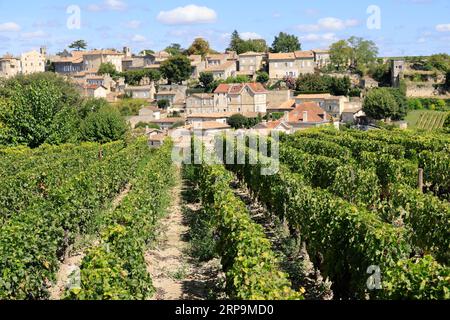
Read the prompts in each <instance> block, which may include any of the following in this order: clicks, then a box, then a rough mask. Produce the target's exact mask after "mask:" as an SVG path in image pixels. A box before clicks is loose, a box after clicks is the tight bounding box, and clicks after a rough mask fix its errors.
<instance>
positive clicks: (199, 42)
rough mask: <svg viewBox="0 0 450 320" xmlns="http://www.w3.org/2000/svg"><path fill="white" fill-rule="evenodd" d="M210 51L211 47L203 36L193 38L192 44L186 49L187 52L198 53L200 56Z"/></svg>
mask: <svg viewBox="0 0 450 320" xmlns="http://www.w3.org/2000/svg"><path fill="white" fill-rule="evenodd" d="M210 51H211V47H210V46H209V42H208V41H206V40H205V39H203V38H197V39H195V40H194V42H193V43H192V45H191V46H190V47H189V49H188V50H187V52H188V54H189V55H191V54H198V55H201V56H202V58H204V57H206V56H207V55H208V54H209V53H210Z"/></svg>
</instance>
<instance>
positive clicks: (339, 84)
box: [330, 77, 352, 96]
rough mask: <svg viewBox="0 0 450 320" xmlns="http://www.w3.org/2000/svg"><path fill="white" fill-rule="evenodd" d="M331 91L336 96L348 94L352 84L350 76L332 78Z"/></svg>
mask: <svg viewBox="0 0 450 320" xmlns="http://www.w3.org/2000/svg"><path fill="white" fill-rule="evenodd" d="M330 82H331V83H330V92H331V94H333V95H335V96H347V95H348V93H349V91H350V88H351V86H352V83H351V80H350V78H349V77H343V78H331V81H330Z"/></svg>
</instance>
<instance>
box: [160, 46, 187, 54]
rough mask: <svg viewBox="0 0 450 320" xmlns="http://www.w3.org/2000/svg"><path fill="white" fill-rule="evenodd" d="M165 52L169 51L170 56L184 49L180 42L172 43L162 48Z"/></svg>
mask: <svg viewBox="0 0 450 320" xmlns="http://www.w3.org/2000/svg"><path fill="white" fill-rule="evenodd" d="M164 51H166V52H167V53H170V54H171V55H172V56H177V55H180V54H182V53H183V52H184V51H185V50H184V49H183V48H181V44H179V43H172V44H171V45H170V46H168V47H167V48H165V49H164Z"/></svg>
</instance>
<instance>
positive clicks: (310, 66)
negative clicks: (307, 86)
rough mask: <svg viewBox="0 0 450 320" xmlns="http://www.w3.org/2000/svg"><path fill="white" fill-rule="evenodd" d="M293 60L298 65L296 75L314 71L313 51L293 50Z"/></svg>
mask: <svg viewBox="0 0 450 320" xmlns="http://www.w3.org/2000/svg"><path fill="white" fill-rule="evenodd" d="M294 55H295V61H296V64H297V67H298V75H302V74H308V73H314V70H315V67H316V64H315V61H314V52H312V51H295V52H294Z"/></svg>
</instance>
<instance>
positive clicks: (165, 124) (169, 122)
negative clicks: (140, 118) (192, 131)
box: [150, 118, 186, 130]
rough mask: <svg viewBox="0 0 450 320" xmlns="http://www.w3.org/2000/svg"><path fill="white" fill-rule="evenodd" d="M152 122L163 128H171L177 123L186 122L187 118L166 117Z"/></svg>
mask: <svg viewBox="0 0 450 320" xmlns="http://www.w3.org/2000/svg"><path fill="white" fill-rule="evenodd" d="M150 123H153V124H156V125H158V126H159V127H160V128H161V129H162V130H169V129H171V128H172V127H173V126H174V125H175V124H177V123H183V124H184V123H186V119H185V118H164V119H159V120H153V121H151V122H150Z"/></svg>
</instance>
